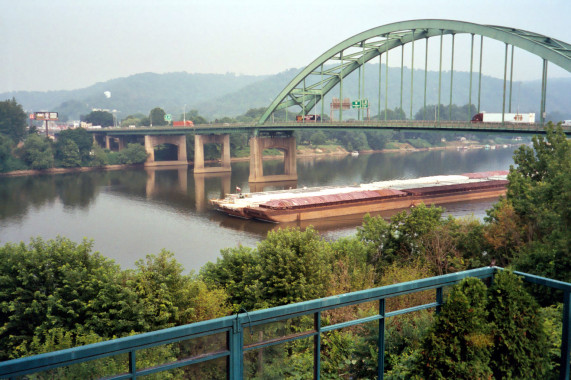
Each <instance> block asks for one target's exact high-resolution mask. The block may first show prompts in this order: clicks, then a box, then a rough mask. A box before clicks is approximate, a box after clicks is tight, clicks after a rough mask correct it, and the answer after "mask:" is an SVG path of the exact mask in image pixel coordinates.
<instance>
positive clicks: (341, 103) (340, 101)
mask: <svg viewBox="0 0 571 380" xmlns="http://www.w3.org/2000/svg"><path fill="white" fill-rule="evenodd" d="M340 56H341V70H339V121H343V51H341V53H340Z"/></svg>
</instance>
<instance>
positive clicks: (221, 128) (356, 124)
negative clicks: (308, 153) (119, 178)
mask: <svg viewBox="0 0 571 380" xmlns="http://www.w3.org/2000/svg"><path fill="white" fill-rule="evenodd" d="M304 129H311V130H313V129H329V130H341V131H352V130H403V131H411V132H412V131H421V132H429V131H446V132H453V131H467V132H486V133H489V132H495V133H522V134H523V133H526V134H529V133H531V134H544V133H545V130H544V128H543V125H541V124H539V123H532V124H527V123H504V124H502V123H472V122H466V121H437V122H435V121H431V120H428V121H427V120H388V121H385V120H382V121H377V120H372V121H342V122H339V121H332V122H325V121H323V122H320V121H317V122H295V121H289V122H287V121H285V122H284V121H282V122H274V123H269V122H266V123H264V124H254V123H232V124H229V123H220V124H198V125H195V126H194V127H139V128H104V129H97V130H89V133H91V134H94V135H109V136H137V135H138V136H141V135H151V136H152V135H155V136H156V135H183V134H190V133H195V134H224V133H240V132H250V133H252V134H258V133H264V132H268V133H275V132H289V131H295V130H304ZM563 132H564V133H565V134H567V135H569V134H571V125H564V126H563Z"/></svg>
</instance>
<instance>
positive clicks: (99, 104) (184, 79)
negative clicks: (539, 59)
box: [0, 64, 571, 120]
mask: <svg viewBox="0 0 571 380" xmlns="http://www.w3.org/2000/svg"><path fill="white" fill-rule="evenodd" d="M299 71H300V70H299V69H290V70H286V71H284V72H281V73H278V74H275V75H265V76H252V75H235V74H233V73H227V74H189V73H185V72H178V73H168V74H155V73H142V74H136V75H132V76H129V77H126V78H117V79H113V80H109V81H106V82H101V83H96V84H94V85H92V86H90V87H87V88H83V89H77V90H71V91H50V92H23V91H20V92H11V93H3V94H0V99H9V98H12V97H15V98H16V100H17V101H18V102H19V103H20V104H22V105H23V107H24V109H26V110H28V111H30V112H32V111H40V110H50V111H57V112H60V115H61V116H64V117H67V118H69V119H71V120H77V119H79V116H80V115H84V114H87V113H89V112H90V111H91V110H92V109H94V108H98V109H108V110H117V115H118V118H119V119H122V118H125V117H126V116H128V115H130V114H134V113H142V114H148V112H149V111H150V110H151V109H152V108H154V107H157V106H158V107H162V108H163V109H164V110H165V111H166V112H167V113H172V114H173V116H174V117H175V118H178V116H179V115H181V114H182V112H183V109H185V106H186V110H187V111H189V110H191V109H196V110H198V111H199V114H200V115H202V116H204V117H206V118H207V119H209V120H212V119H214V118H221V117H224V116H230V117H234V116H237V115H241V114H244V113H245V112H246V111H247V110H248V109H250V108H257V107H265V106H267V105H269V104H270V103H271V101H272V100H273V99H274V98H275V97H276V96H277V95H278V94H279V92H280V91H281V90H282V89H283V88H284V87H285V86H286V85H287V84H288V83H289V81H291V80H292V79H293V78H294V77H295V75H296V74H297V73H298V72H299ZM365 71H366V85H365V95H366V97H367V98H369V103H370V106H371V116H372V115H376V114H377V112H378V109H379V97H378V94H379V86H378V73H379V68H378V64H368V65H367V67H366V70H365ZM381 72H382V73H383V74H382V81H383V82H382V84H381V101H380V109H381V112H382V111H383V110H384V107H385V98H384V86H385V83H384V81H385V77H384V72H385V68H384V65H383V67H382V68H381ZM400 76H401V73H400V68H396V67H390V68H389V81H388V82H389V83H388V86H389V90H388V93H389V101H388V107H389V108H391V109H392V108H395V107H399V106H400V104H401V100H400V99H401V96H400V87H401V78H400ZM357 77H358V76H357V75H352V76H349V77H347V78H346V79H345V80H344V82H343V87H344V94H343V96H344V97H350V98H351V99H355V98H358V83H357ZM410 77H411V75H410V69H408V68H405V69H404V74H403V89H404V90H403V95H402V106H403V109H404V111H405V114H406V115H407V117H408V116H409V113H410V93H409V91H410V87H411V85H410ZM453 83H454V86H453V103H455V104H458V105H463V104H466V103H468V95H469V83H470V78H469V73H467V72H457V71H455V72H454V82H453ZM413 84H414V95H413V116H414V114H415V113H416V112H417V111H418V110H419V109H420V108H421V107H422V105H423V103H424V71H422V70H415V71H414V83H413ZM508 87H509V82H508ZM477 88H478V75H477V74H476V73H474V74H473V78H472V103H473V104H477V102H478V98H477ZM547 89H548V90H547V91H548V92H547V93H548V96H547V111H548V118H549V117H551V118H552V119H553V120H563V119H571V78H555V79H550V80H549V81H548V85H547ZM106 91H109V92H110V93H111V97H110V98H107V97H106V96H105V95H104V92H106ZM449 91H450V72H443V73H442V84H441V97H440V101H441V103H442V104H444V105H447V104H449V102H450V95H449V94H450V92H449ZM502 91H503V80H502V79H499V78H493V77H490V76H483V77H482V92H481V97H480V101H481V107H480V109H481V110H484V111H486V112H501V110H502ZM540 93H541V82H540V81H538V80H537V81H522V82H514V83H513V86H512V112H516V111H517V110H518V109H519V111H520V112H535V113H536V114H539V105H540ZM333 96H337V97H338V96H339V93H338V91H337V90H335V89H334V90H333V91H332V92H330V93H329V94H328V96H327V97H326V99H325V109H324V112H325V113H329V103H330V101H331V98H332V97H333ZM507 96H508V95H506V112H507V111H508V105H507V102H508V99H507ZM426 102H427V104H436V103H437V102H438V72H436V71H430V72H428V76H427V101H426ZM318 107H319V108H320V106H318ZM318 112H319V111H318ZM351 112H352V113H351ZM353 113H354V115H353ZM345 115H346V116H345V117H346V118H351V117H356V112H355V111H349V112H347V113H346V114H345Z"/></svg>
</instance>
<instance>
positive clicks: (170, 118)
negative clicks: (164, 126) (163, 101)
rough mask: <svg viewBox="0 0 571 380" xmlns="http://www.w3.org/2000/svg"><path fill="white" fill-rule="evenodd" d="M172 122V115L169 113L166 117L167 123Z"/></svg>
mask: <svg viewBox="0 0 571 380" xmlns="http://www.w3.org/2000/svg"><path fill="white" fill-rule="evenodd" d="M171 120H172V116H171V114H170V113H167V114H166V115H165V121H171Z"/></svg>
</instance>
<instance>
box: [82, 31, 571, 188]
mask: <svg viewBox="0 0 571 380" xmlns="http://www.w3.org/2000/svg"><path fill="white" fill-rule="evenodd" d="M459 34H467V35H468V36H469V37H470V50H469V51H470V60H469V62H470V79H469V92H468V94H467V95H468V104H469V105H470V106H469V107H467V111H466V117H465V119H464V120H461V121H457V120H451V109H452V104H453V103H452V102H453V97H452V92H453V91H452V90H453V86H454V57H455V51H454V50H455V36H456V35H459ZM444 36H451V42H452V43H451V52H450V57H451V61H450V69H451V70H450V73H446V75H449V82H450V87H449V89H443V88H442V77H443V72H442V66H443V59H442V55H443V39H444ZM484 37H486V38H489V39H493V40H496V41H500V42H501V43H503V44H504V45H505V53H504V54H503V89H502V98H501V99H502V104H501V109H502V112H501V118H500V119H498V120H497V122H473V121H471V120H472V116H473V115H472V114H471V112H472V109H473V108H472V107H473V106H472V104H473V103H474V102H475V103H476V104H477V107H476V108H475V109H476V111H477V112H478V113H479V112H480V106H481V87H482V86H481V82H482V57H483V54H484ZM430 38H434V39H436V40H437V41H438V46H437V47H436V49H432V50H436V54H430V55H429V51H431V50H430V49H429V39H430ZM407 44H410V48H411V60H410V72H411V76H410V109H409V110H407V111H408V113H409V118H408V119H407V120H388V98H389V96H392V97H400V108H401V110H402V105H403V96H404V91H403V90H404V89H403V73H404V70H403V69H404V47H405V45H407ZM418 44H424V48H425V49H424V50H425V59H424V62H423V63H424V67H423V69H424V80H423V81H421V83H420V85H419V84H418V83H415V82H414V75H413V73H414V69H415V65H414V57H415V55H414V49H415V46H416V45H418ZM476 45H479V47H477V49H476V50H477V51H478V52H479V59H477V60H476V59H475V57H474V55H475V54H474V52H475V46H476ZM510 46H511V54H510ZM515 47H517V48H519V49H522V50H525V51H527V52H529V53H531V54H533V55H535V56H537V57H539V58H541V60H542V62H543V65H542V72H541V78H542V80H541V97H540V99H539V109H540V110H541V112H540V115H539V118H538V120H537V121H538V122H535V121H536V120H533V122H529V123H524V122H509V121H508V120H506V119H505V115H506V114H511V112H512V82H513V67H514V48H515ZM394 49H398V50H400V52H401V60H400V64H401V77H400V92H398V93H389V91H388V88H389V86H388V82H389V80H388V78H389V76H388V67H389V52H390V51H392V50H394ZM398 50H397V51H398ZM435 55H436V57H437V59H438V64H439V72H438V90H437V98H438V102H437V104H438V105H437V106H436V108H435V115H434V120H426V119H427V118H426V108H427V107H426V102H427V73H428V70H427V64H428V61H429V56H430V57H434V56H435ZM376 59H378V62H379V65H378V70H379V73H378V76H377V77H376V78H378V102H377V104H376V108H377V118H376V120H365V112H364V110H365V108H360V107H361V105H362V104H364V103H365V101H366V102H367V107H366V109H367V112H369V106H371V105H370V104H368V100H366V94H365V90H364V88H365V83H368V82H366V72H365V68H366V66H365V65H366V63H368V62H371V61H373V60H376ZM475 62H477V63H478V65H477V66H478V67H475V66H476V65H475ZM549 62H552V63H554V64H555V65H557V66H560V67H562V68H563V69H565V70H567V71H568V72H571V45H569V44H568V43H566V42H563V41H559V40H557V39H554V38H551V37H547V36H544V35H540V34H537V33H533V32H529V31H525V30H520V29H514V28H509V27H502V26H492V25H479V24H474V23H469V22H463V21H453V20H411V21H403V22H397V23H393V24H388V25H383V26H379V27H377V28H373V29H370V30H367V31H364V32H362V33H359V34H357V35H355V36H352V37H350V38H348V39H346V40H345V41H343V42H341V43H339V44H337V45H335V46H334V47H332V48H331V49H329V50H327V51H326V52H325V53H323V54H321V55H320V56H319V57H318V58H317V59H315V60H314V61H313V62H311V63H310V64H309V65H308V66H307V67H306V68H305V69H303V70H302V71H301V72H300V73H299V74H297V75H296V76H295V77H294V78H293V79H292V80H291V82H290V83H289V84H288V85H287V86H286V87H285V88H284V89H283V90H282V91H281V92H280V93H279V94H278V95H277V97H276V98H275V99H274V100H273V102H272V103H271V104H270V105H269V106H268V108H267V109H266V110H265V112H264V113H263V115H262V116H261V117H260V119H259V120H258V121H257V123H248V124H244V123H242V124H228V123H224V124H208V125H204V124H201V125H196V126H194V127H190V128H189V127H182V128H179V127H177V128H172V127H171V128H137V129H131V128H129V129H104V130H97V131H91V133H93V134H94V139H95V140H96V141H99V142H100V143H101V144H102V145H103V142H104V143H105V145H106V146H107V147H109V146H110V141H112V140H115V141H116V142H117V145H118V147H119V149H121V148H122V147H123V146H125V145H126V142H128V141H132V140H133V139H135V138H137V136H139V137H142V136H144V138H145V147H146V148H147V152H148V154H149V159H148V161H147V164H148V165H152V166H155V165H172V164H173V163H174V164H177V163H178V164H187V158H186V141H184V138H182V137H183V136H184V135H185V134H188V133H194V134H195V172H196V173H203V172H212V171H214V172H220V171H229V170H230V154H229V150H230V147H229V139H228V134H229V133H239V132H242V133H244V132H246V133H249V135H250V136H252V137H251V139H250V148H251V159H250V182H269V181H289V180H295V179H297V173H296V168H295V142H293V143H292V139H293V137H291V134H292V132H293V131H295V130H305V129H338V130H380V129H393V130H404V131H467V132H485V133H490V132H499V133H518V134H526V133H527V134H529V133H533V134H536V133H545V131H544V127H543V125H544V121H545V119H544V116H545V109H546V97H547V96H546V94H547V68H548V63H549ZM382 63H384V70H385V75H384V79H385V80H384V81H381V80H382V78H383V76H382V72H381V71H382V69H383V67H382ZM407 64H408V63H407ZM508 68H509V69H508ZM421 69H422V67H421ZM354 72H357V73H358V86H357V87H358V99H357V101H358V102H360V105H359V104H356V106H357V107H358V108H357V109H358V118H357V120H343V111H344V109H345V110H346V109H348V107H349V106H350V105H349V102H348V99H347V98H344V93H343V89H344V87H343V84H344V81H346V78H347V77H348V76H349V75H350V74H353V73H354ZM508 73H509V77H508ZM475 74H477V75H475ZM369 76H370V74H369ZM474 77H476V78H477V80H474ZM417 82H418V81H417ZM415 86H421V87H423V90H424V91H423V94H424V96H423V103H422V106H423V108H422V109H424V115H423V116H424V120H413V106H414V102H413V100H414V99H413V93H414V88H415ZM473 88H477V91H476V94H477V95H476V96H475V97H474V98H475V99H472V95H473V93H474V91H473ZM447 91H448V93H445V92H447ZM333 94H335V95H337V96H338V98H337V101H336V102H335V99H333V100H332V102H331V108H332V111H331V117H330V118H329V120H325V117H324V116H325V112H324V111H325V102H326V100H325V99H326V96H327V95H333ZM383 94H384V104H382V103H381V98H382V96H381V95H383ZM445 99H447V101H448V103H449V110H450V111H449V114H448V115H444V114H443V112H441V108H442V103H443V101H444V100H445ZM473 101H474V102H473ZM418 106H421V105H420V104H417V107H418ZM497 108H499V106H498V107H497ZM292 109H293V112H292ZM333 110H335V115H334V112H333ZM284 111H285V116H286V117H285V120H279V121H274V120H275V118H274V117H273V116H274V115H275V113H276V112H284ZM361 111H363V112H361ZM288 112H291V113H293V115H292V119H293V120H288ZM512 115H513V114H512ZM447 116H448V117H447ZM530 121H531V120H530ZM563 130H564V132H565V133H567V134H571V125H563ZM268 136H269V137H268ZM265 139H272V140H271V141H266V140H265ZM293 140H295V139H293ZM164 143H169V144H172V145H175V146H177V147H178V160H177V161H168V162H156V161H154V153H153V149H154V147H155V146H157V145H160V144H164ZM205 143H217V144H221V145H222V158H221V161H222V167H215V168H211V167H210V168H209V167H205V166H204V157H203V149H204V147H203V145H204V144H205ZM266 148H276V149H280V150H282V151H284V153H285V157H286V160H285V166H284V173H285V174H284V175H280V176H273V177H271V178H270V177H267V176H264V175H263V169H262V162H261V155H262V151H263V149H266Z"/></svg>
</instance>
